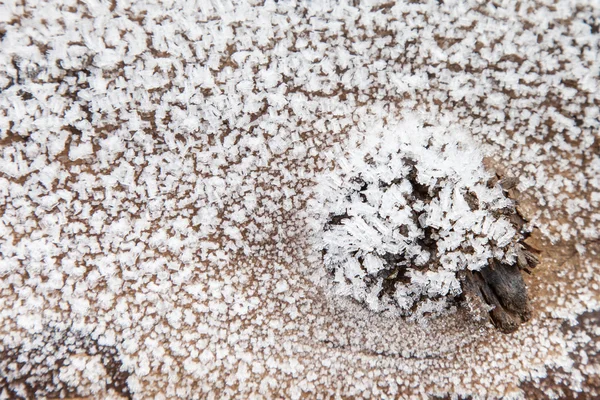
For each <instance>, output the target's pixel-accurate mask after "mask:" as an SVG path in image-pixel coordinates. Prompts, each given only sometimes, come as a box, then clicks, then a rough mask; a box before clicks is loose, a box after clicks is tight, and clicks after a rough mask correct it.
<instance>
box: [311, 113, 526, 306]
mask: <svg viewBox="0 0 600 400" xmlns="http://www.w3.org/2000/svg"><path fill="white" fill-rule="evenodd" d="M455 129H456V128H455ZM455 129H454V130H452V128H437V127H433V126H427V127H424V126H422V124H421V123H420V122H419V121H418V120H417V119H416V118H409V119H407V120H406V121H404V122H402V123H400V124H398V125H397V126H395V127H393V128H377V127H374V128H372V130H370V131H369V132H367V133H365V134H364V135H363V136H362V137H358V138H355V140H354V141H351V143H352V144H351V145H350V148H349V149H347V155H346V156H345V157H342V158H341V159H340V160H339V162H338V165H337V167H336V168H335V169H334V170H333V172H331V173H329V174H327V175H325V176H324V177H323V178H322V179H321V184H320V190H319V196H320V199H321V201H323V202H324V203H325V205H324V211H323V212H324V214H325V215H326V216H327V222H326V223H325V224H324V227H323V232H322V243H321V245H322V249H323V251H324V262H325V266H326V268H327V269H328V270H329V271H330V274H331V275H332V277H333V278H332V279H333V286H334V291H335V293H337V294H340V295H349V296H351V297H353V298H354V299H356V300H359V301H361V302H364V303H366V304H367V305H368V306H369V308H371V309H372V310H385V309H388V308H390V307H391V308H397V309H399V310H400V311H401V312H402V313H404V314H407V313H409V312H410V311H411V310H416V312H417V314H418V315H420V314H423V313H426V312H434V311H436V310H438V311H439V310H441V309H443V307H444V305H445V304H446V302H447V300H448V299H449V298H452V297H453V296H456V295H458V294H460V293H461V286H460V282H459V276H458V272H459V271H461V270H464V269H470V270H479V269H481V268H482V267H484V266H486V265H488V264H489V262H490V260H491V259H496V260H498V261H500V262H505V263H514V258H515V256H514V249H513V246H514V244H515V243H516V240H517V239H518V238H519V237H520V235H519V233H518V232H516V230H515V228H514V227H513V225H512V224H511V222H510V220H509V215H510V210H512V209H513V208H514V206H513V203H512V201H511V200H510V199H508V198H507V197H506V196H505V193H504V191H503V190H502V188H501V187H500V185H499V184H498V183H496V181H497V180H495V179H494V177H493V176H491V175H490V173H488V171H486V170H485V168H484V166H483V156H482V154H481V152H480V151H479V150H478V149H477V147H476V146H475V145H474V143H472V142H471V141H470V140H469V139H468V137H467V136H466V135H464V134H462V133H461V132H457V131H456V130H455Z"/></svg>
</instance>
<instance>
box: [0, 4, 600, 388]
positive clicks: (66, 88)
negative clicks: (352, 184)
mask: <svg viewBox="0 0 600 400" xmlns="http://www.w3.org/2000/svg"><path fill="white" fill-rule="evenodd" d="M599 20H600V7H598V6H597V4H596V3H595V2H592V1H570V0H564V1H562V0H559V1H553V0H552V1H550V0H549V1H542V0H535V1H533V0H523V1H519V2H512V1H501V2H500V1H488V2H482V1H479V0H444V1H443V2H442V1H435V0H431V1H428V0H423V1H405V2H403V1H389V0H361V1H354V0H352V1H348V0H340V1H328V0H324V1H294V0H280V1H273V0H266V1H263V0H249V1H245V0H233V1H229V0H198V1H193V0H145V1H132V0H118V1H114V0H111V1H98V0H53V1H39V0H27V1H22V0H3V1H0V66H1V67H0V398H9V399H13V398H44V397H46V398H60V397H63V398H64V397H76V396H80V397H82V396H94V397H97V398H111V397H113V398H114V397H117V396H118V395H121V396H123V397H125V398H128V397H131V398H133V399H153V398H154V399H174V398H180V399H186V400H187V399H196V398H201V399H211V398H212V399H228V398H244V399H246V398H248V399H254V398H267V399H270V398H286V399H287V398H290V399H299V398H309V399H310V398H337V397H340V398H415V397H417V398H423V397H427V396H429V397H442V398H444V397H453V396H454V397H465V398H468V397H472V398H497V397H502V396H506V397H512V398H517V397H519V396H520V397H521V398H523V397H528V398H543V397H544V396H546V395H547V396H550V395H553V396H554V397H555V398H557V397H561V395H562V397H575V396H573V395H572V394H573V393H574V392H576V391H585V393H586V394H587V395H589V396H590V397H594V396H595V397H596V398H597V397H598V396H600V393H598V390H596V389H594V387H597V377H598V375H599V374H600V373H599V372H598V368H597V365H598V363H597V361H596V360H598V353H600V350H599V349H598V346H596V343H597V342H598V340H600V339H599V338H600V332H599V331H598V329H597V326H598V325H599V324H598V323H595V322H594V321H595V319H594V318H593V315H592V314H590V313H592V312H594V311H595V310H599V309H600V304H599V302H598V299H600V273H599V272H598V271H599V270H600V264H599V263H598V259H599V257H598V255H597V253H595V251H596V250H594V249H598V244H597V243H598V239H599V238H600V231H599V230H598V223H599V221H600V212H599V211H598V209H599V207H600V196H599V195H598V193H599V192H600V178H599V177H600V147H599V143H600V141H599V140H598V132H599V129H600V120H599V115H600V113H599V109H600V108H599V106H600V91H599V89H598V87H599V86H598V85H599V82H600V78H599V77H600V75H599V74H598V71H599V67H600V57H599V49H600V33H599V29H600V27H599V24H598V21H599ZM405 112H410V113H415V114H418V115H419V117H420V118H421V117H422V119H423V120H424V121H423V123H425V122H427V123H429V124H431V125H433V126H442V125H443V124H441V123H440V119H441V118H442V117H441V116H443V118H446V119H447V120H448V121H449V122H448V123H452V124H455V125H457V126H461V127H462V128H461V129H462V130H464V131H465V132H468V133H469V134H470V135H472V136H473V138H474V140H475V141H476V142H477V143H478V144H479V145H480V146H481V149H482V151H484V152H485V154H486V155H492V156H493V160H492V162H493V163H494V168H496V169H497V170H498V171H499V172H500V173H502V172H505V171H506V174H503V175H510V176H518V177H519V186H518V189H519V190H520V191H521V192H522V193H525V195H522V196H520V197H519V198H518V199H519V200H520V201H521V202H520V206H519V207H523V208H524V210H525V211H526V212H527V216H528V217H531V221H532V222H533V223H535V224H536V225H537V226H539V227H540V231H541V233H540V235H542V234H543V236H542V237H543V238H546V237H550V238H551V239H553V240H555V241H556V246H557V247H556V248H553V249H554V250H556V249H558V250H556V251H555V252H554V253H552V254H551V255H550V256H549V257H546V260H551V261H552V260H554V261H556V265H554V264H551V263H550V262H547V261H545V263H544V265H541V268H538V269H537V270H536V271H535V273H534V274H533V275H532V276H530V277H527V282H526V283H527V285H528V287H529V288H530V292H529V293H531V298H532V299H535V304H533V310H534V312H533V314H532V317H531V320H530V322H529V323H527V324H526V325H524V326H523V327H522V328H520V329H519V331H517V332H516V333H515V334H513V335H511V336H500V334H498V333H497V332H496V331H494V330H493V328H492V327H491V325H490V324H488V323H487V322H486V323H483V322H482V323H480V324H474V323H473V322H472V321H471V320H470V319H469V320H468V322H465V319H463V317H464V315H463V314H462V312H463V311H464V310H463V309H462V308H458V309H457V312H456V313H454V314H452V315H448V314H449V313H444V314H443V315H441V316H440V317H439V318H430V320H431V323H430V324H429V326H428V327H427V329H425V328H424V326H423V325H420V324H418V323H417V324H415V323H413V322H412V321H407V320H406V319H405V318H386V314H385V313H374V312H370V311H369V310H367V309H365V307H364V305H362V304H360V305H356V304H355V302H354V301H340V302H331V301H329V300H330V298H329V297H325V296H323V293H322V291H319V290H316V289H315V285H314V283H313V281H312V280H311V278H312V274H313V272H314V271H316V270H319V271H323V259H322V254H321V252H320V251H315V249H314V247H313V246H312V244H311V243H305V242H304V238H305V237H306V236H305V234H307V233H308V232H307V231H308V230H309V229H308V228H310V229H311V230H312V229H313V226H312V225H310V227H308V225H309V224H310V222H309V220H310V219H311V218H312V217H313V204H314V203H313V202H314V199H313V197H311V196H312V188H313V186H314V184H315V180H317V179H318V177H319V176H321V175H322V173H323V171H325V170H329V169H330V168H331V166H332V164H333V162H334V161H336V158H337V157H338V154H343V153H344V152H343V151H341V152H337V150H335V152H334V149H337V148H338V147H339V148H340V149H343V150H347V149H349V148H354V147H357V148H359V147H360V146H359V145H358V142H357V143H356V146H354V145H353V144H352V143H350V144H349V146H350V147H348V145H347V143H348V140H347V139H348V138H352V137H354V136H353V134H352V135H350V134H349V132H350V131H352V130H357V131H360V132H365V133H368V134H369V135H372V134H373V130H372V128H371V126H372V125H374V124H375V125H376V124H378V123H382V124H383V123H385V124H386V125H387V126H391V122H390V121H392V120H394V119H396V120H402V118H399V116H401V115H402V114H403V113H405ZM386 121H387V122H386ZM443 126H446V125H443ZM406 129H408V128H406ZM427 129H429V128H427ZM427 129H425V132H427ZM431 132H433V131H431ZM448 134H449V132H448V131H447V130H446V129H444V132H440V133H439V134H437V133H435V134H434V133H432V136H433V135H434V136H436V140H445V139H444V137H443V136H444V135H448ZM377 135H380V133H377ZM438 136H440V137H438ZM459 142H460V141H459ZM415 143H417V142H415ZM400 144H401V143H395V142H394V143H392V144H391V145H393V146H400ZM386 145H387V143H385V142H382V147H384V146H386ZM367 146H374V145H373V144H367ZM361 148H362V147H361ZM367 148H368V147H367ZM465 149H466V147H465ZM416 150H419V149H416ZM416 150H415V151H416ZM446 151H447V152H451V151H453V150H452V148H447V149H444V152H446ZM372 153H373V154H374V155H376V154H379V153H378V152H374V151H372ZM448 154H451V153H448ZM465 158H466V157H465ZM432 159H433V157H432ZM427 160H429V159H427ZM397 162H398V163H400V162H404V161H402V160H398V161H397ZM421 162H424V161H421ZM431 162H433V161H431ZM435 162H436V163H440V162H443V157H442V160H441V161H440V159H437V161H435ZM476 164H477V162H471V163H470V164H469V165H471V166H472V165H476ZM398 168H400V167H398ZM407 168H408V167H407ZM440 170H441V168H440ZM503 170H504V171H503ZM444 171H445V172H444V173H445V174H449V172H448V171H449V169H446V168H444ZM350 172H351V170H347V173H348V174H350ZM463 174H464V171H458V172H457V175H456V176H459V177H462V178H461V179H464V176H463ZM405 176H406V175H405ZM349 178H350V175H348V179H349ZM423 178H425V177H423ZM340 179H341V178H340ZM477 182H479V181H477ZM481 182H483V181H481ZM475 183H476V182H474V184H475ZM432 184H433V183H432ZM440 184H441V181H440ZM356 187H358V186H356ZM399 187H400V186H399ZM444 187H445V186H444ZM358 189H360V187H358ZM432 189H435V188H434V187H432ZM427 190H429V188H428V189H427ZM482 191H483V193H486V192H485V190H483V189H482ZM427 193H428V194H427V197H429V196H430V195H429V192H427ZM367 195H368V193H365V196H367ZM444 195H445V194H444ZM357 196H359V194H357ZM465 196H466V198H465V201H466V200H467V199H470V197H469V195H467V194H465ZM405 199H406V201H409V200H410V199H409V197H408V196H405ZM431 199H432V201H433V200H434V199H437V200H439V201H442V200H443V199H444V197H443V196H442V192H441V191H440V192H439V193H437V194H436V193H434V192H432V194H431ZM437 200H436V201H437ZM479 200H481V199H479ZM421 201H423V200H421ZM423 203H425V201H423ZM356 204H357V205H358V204H359V203H356ZM362 204H364V205H363V207H367V206H368V205H369V204H368V203H367V202H365V203H362ZM423 206H425V204H424V205H423ZM487 207H489V206H487ZM486 210H487V211H488V212H491V213H492V215H493V209H492V208H488V209H486ZM360 212H365V211H360ZM438 217H440V218H442V220H441V221H442V222H443V221H444V220H443V218H445V217H444V216H443V215H442V216H438ZM407 218H408V217H407ZM418 222H419V221H418V219H417V221H416V222H414V224H415V226H416V227H417V228H419V229H423V228H422V227H421V225H420V223H418ZM441 228H442V227H441V226H440V228H439V229H441ZM407 229H408V228H407ZM439 229H438V230H439ZM536 232H537V231H536ZM400 233H402V231H400ZM488 236H489V235H488ZM424 238H425V237H424ZM424 238H423V239H424ZM474 238H475V239H474V240H477V239H476V236H474ZM499 239H501V238H499ZM507 239H508V237H507ZM441 243H442V242H440V243H439V244H438V247H439V246H441ZM443 243H444V245H446V246H452V245H453V243H454V238H453V236H452V234H450V235H449V236H448V237H446V238H443ZM416 245H419V242H418V240H417V242H416ZM416 245H414V243H413V247H414V246H416ZM507 246H510V244H509V245H507ZM594 246H595V247H594ZM421 247H423V246H421ZM425 247H427V246H425ZM415 248H416V247H415ZM457 249H458V248H457ZM489 249H490V251H492V252H493V251H495V250H492V247H489ZM499 249H500V250H502V251H504V250H503V248H499ZM480 250H481V251H482V252H485V246H484V248H483V249H480ZM559 250H560V251H559ZM575 250H577V251H575ZM457 251H458V250H457ZM451 252H452V251H450V250H448V251H447V253H451ZM461 252H462V253H464V256H465V257H467V255H469V254H470V253H469V252H468V251H465V250H461ZM430 253H431V254H430V257H431V258H432V259H433V258H435V257H436V255H435V254H434V253H433V252H431V251H430ZM505 253H506V252H505ZM384 254H385V253H384ZM436 254H437V253H436ZM474 254H476V252H475V253H474ZM416 257H417V256H416V255H415V263H416V261H417V260H416ZM449 260H451V258H449ZM456 260H458V261H460V260H459V258H456ZM458 261H457V262H458ZM431 262H432V261H431V260H430V262H429V264H428V265H433V264H431ZM439 262H440V264H439V266H438V267H437V270H438V271H442V269H441V268H442V267H441V260H440V261H439ZM449 262H450V261H449ZM448 265H452V264H448ZM467 268H468V267H467ZM413 269H415V271H417V268H416V265H415V266H414V267H413ZM444 271H445V270H444ZM482 271H483V270H482ZM421 272H423V271H421ZM459 272H460V271H459ZM464 272H468V270H465V271H464ZM415 273H416V272H415ZM448 273H449V274H454V273H456V271H448ZM396 276H399V275H396ZM444 282H446V281H444ZM400 283H401V284H406V283H407V282H400ZM382 285H383V283H382ZM421 286H422V287H425V286H426V285H425V284H422V285H421ZM431 287H433V286H431ZM444 290H445V289H444ZM448 290H453V289H448ZM432 300H433V299H432ZM426 301H427V300H426ZM426 301H425V302H422V303H423V304H425V303H426ZM341 303H343V304H341ZM340 304H341V305H342V306H341V307H338V306H340ZM348 304H349V307H347V308H345V307H346V305H348ZM582 314H587V317H586V319H585V320H586V321H589V323H586V324H584V323H583V319H582V318H579V316H580V315H582ZM428 320H429V319H428ZM565 321H568V322H569V323H573V324H575V322H577V321H582V323H581V324H580V325H578V326H576V327H574V328H573V327H571V328H573V329H571V328H569V329H567V328H568V327H565V326H564V323H565ZM594 324H595V325H594ZM594 357H596V358H594ZM541 380H545V381H546V384H545V386H543V385H542V383H541ZM557 382H558V383H557ZM555 383H556V384H555ZM557 385H558V386H557ZM594 385H595V386H594ZM538 387H541V388H542V389H543V390H542V391H543V394H540V393H537V392H535V391H534V389H535V388H538ZM532 388H534V389H532ZM594 390H596V391H594ZM561 391H563V392H562V393H561Z"/></svg>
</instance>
